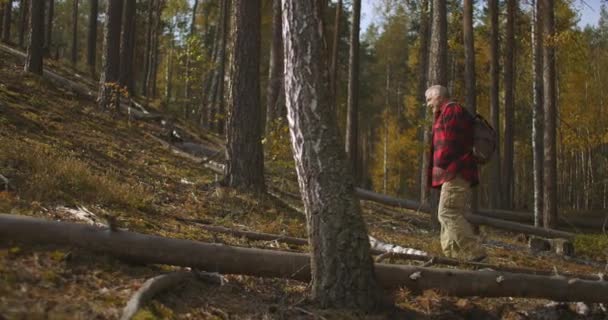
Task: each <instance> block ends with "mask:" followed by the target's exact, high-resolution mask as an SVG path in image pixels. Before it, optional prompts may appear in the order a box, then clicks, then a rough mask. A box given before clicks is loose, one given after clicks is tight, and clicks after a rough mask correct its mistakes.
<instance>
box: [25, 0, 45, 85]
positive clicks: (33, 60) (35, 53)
mask: <svg viewBox="0 0 608 320" xmlns="http://www.w3.org/2000/svg"><path fill="white" fill-rule="evenodd" d="M29 17H30V19H29V22H30V37H29V43H28V46H27V58H26V60H25V71H26V72H32V73H35V74H38V75H42V56H43V54H44V50H43V49H44V2H43V1H42V0H32V3H31V4H30V14H29Z"/></svg>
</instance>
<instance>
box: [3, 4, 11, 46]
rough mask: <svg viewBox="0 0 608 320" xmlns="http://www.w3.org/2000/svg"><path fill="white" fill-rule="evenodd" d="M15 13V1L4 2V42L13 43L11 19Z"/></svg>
mask: <svg viewBox="0 0 608 320" xmlns="http://www.w3.org/2000/svg"><path fill="white" fill-rule="evenodd" d="M12 13H13V0H7V1H5V2H4V18H3V19H2V42H4V43H9V42H10V41H11V18H12Z"/></svg>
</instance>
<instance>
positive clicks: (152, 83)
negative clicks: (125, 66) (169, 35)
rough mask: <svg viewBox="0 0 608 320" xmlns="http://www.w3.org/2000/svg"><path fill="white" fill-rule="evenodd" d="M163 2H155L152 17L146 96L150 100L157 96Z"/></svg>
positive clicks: (160, 0)
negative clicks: (152, 27) (149, 97)
mask: <svg viewBox="0 0 608 320" xmlns="http://www.w3.org/2000/svg"><path fill="white" fill-rule="evenodd" d="M164 4H165V2H164V0H159V1H157V2H156V8H155V11H154V13H155V15H154V29H153V33H152V46H151V50H152V51H151V52H150V54H151V57H150V73H149V75H148V76H149V77H148V90H149V94H148V96H151V97H152V98H156V96H157V82H156V79H157V78H158V65H159V63H158V55H159V53H160V52H159V51H160V50H159V49H160V48H159V46H160V36H161V32H162V24H161V15H162V10H163V7H164Z"/></svg>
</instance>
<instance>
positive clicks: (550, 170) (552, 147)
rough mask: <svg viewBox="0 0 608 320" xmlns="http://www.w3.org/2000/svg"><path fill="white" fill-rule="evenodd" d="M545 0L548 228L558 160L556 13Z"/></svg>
mask: <svg viewBox="0 0 608 320" xmlns="http://www.w3.org/2000/svg"><path fill="white" fill-rule="evenodd" d="M541 1H542V3H543V6H542V10H543V26H544V28H543V31H544V32H543V34H544V43H545V45H544V47H543V70H544V71H543V98H544V99H543V101H544V114H545V127H544V148H545V150H544V171H543V179H544V190H543V197H544V200H543V203H544V210H543V213H544V217H543V218H544V221H543V226H544V227H545V228H553V227H554V226H555V224H556V223H557V161H556V143H555V134H556V118H557V110H556V99H555V98H556V90H555V89H556V88H555V82H556V81H555V46H554V41H555V14H554V11H553V10H554V4H553V0H541Z"/></svg>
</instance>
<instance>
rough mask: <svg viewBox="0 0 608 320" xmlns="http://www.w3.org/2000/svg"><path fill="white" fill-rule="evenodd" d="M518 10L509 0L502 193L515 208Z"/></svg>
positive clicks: (505, 203)
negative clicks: (515, 76)
mask: <svg viewBox="0 0 608 320" xmlns="http://www.w3.org/2000/svg"><path fill="white" fill-rule="evenodd" d="M516 12H517V0H508V1H507V26H506V29H507V30H506V39H505V40H506V43H505V72H504V77H505V80H504V83H505V107H504V108H505V138H504V146H503V150H504V159H503V160H504V161H503V163H502V165H503V167H502V176H503V177H504V181H503V184H502V191H501V194H502V196H503V199H502V205H503V207H504V208H505V209H511V208H513V190H514V177H515V163H514V161H513V158H514V152H515V147H514V143H515V142H514V132H515V109H514V108H515V106H514V96H515V83H514V81H515V79H514V77H513V75H514V74H515V55H514V51H515V50H514V48H515V19H516Z"/></svg>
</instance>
